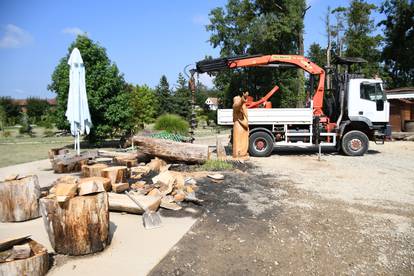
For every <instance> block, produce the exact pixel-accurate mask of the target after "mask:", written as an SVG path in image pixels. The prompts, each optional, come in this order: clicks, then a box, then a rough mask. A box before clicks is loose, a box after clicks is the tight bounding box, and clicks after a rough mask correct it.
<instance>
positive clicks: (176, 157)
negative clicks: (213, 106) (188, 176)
mask: <svg viewBox="0 0 414 276" xmlns="http://www.w3.org/2000/svg"><path fill="white" fill-rule="evenodd" d="M132 139H134V142H135V143H136V144H137V145H138V146H139V149H140V150H141V151H142V152H144V153H145V154H148V155H150V156H156V157H159V158H162V159H165V160H168V161H173V162H184V163H204V162H205V161H206V160H207V157H208V146H206V145H195V144H190V143H181V142H173V141H169V140H163V139H156V138H150V137H143V136H134V137H133V138H132Z"/></svg>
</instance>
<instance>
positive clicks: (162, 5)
mask: <svg viewBox="0 0 414 276" xmlns="http://www.w3.org/2000/svg"><path fill="white" fill-rule="evenodd" d="M226 2H227V1H226V0H204V1H194V0H154V1H133V0H120V1H115V0H114V1H102V0H101V1H99V0H90V1H86V0H84V1H81V0H73V1H63V0H62V1H56V0H55V1H52V0H42V1H40V0H37V1H35V0H9V1H7V0H0V60H1V62H0V96H12V97H14V98H25V97H27V96H36V97H41V98H46V97H48V98H50V97H54V94H53V93H51V92H49V91H47V85H48V84H49V83H50V76H51V74H52V72H53V70H54V68H55V66H56V65H57V63H58V61H59V59H60V58H61V57H63V56H64V55H65V54H66V51H67V48H68V46H69V44H70V43H71V42H72V41H73V40H74V39H75V37H76V34H77V33H80V32H87V33H88V35H89V37H90V38H92V39H93V40H95V41H98V42H99V43H100V44H101V45H103V46H104V47H105V48H106V49H107V53H108V55H109V57H110V59H111V60H112V61H114V62H115V63H116V64H117V65H118V67H119V69H120V71H121V72H123V73H124V75H125V79H126V80H127V81H128V82H131V83H134V84H148V85H150V86H155V85H156V84H157V83H158V81H159V78H160V77H161V75H162V74H165V75H166V76H167V77H168V80H169V82H170V84H172V83H174V82H175V81H176V78H177V75H178V73H179V72H182V71H183V68H184V66H185V65H187V64H190V63H193V62H195V61H198V60H200V59H202V58H203V57H204V56H205V55H212V56H218V54H219V50H218V49H213V48H212V47H211V45H210V44H209V43H208V38H209V33H208V32H206V31H205V27H204V25H206V24H207V23H208V13H209V11H210V10H211V9H212V8H214V7H217V6H224V5H225V3H226ZM370 2H372V3H376V4H379V3H380V0H371V1H370ZM347 3H348V1H347V0H339V1H329V0H308V4H309V5H311V8H310V10H309V11H308V13H307V15H306V18H305V33H306V34H305V46H306V47H307V46H308V45H309V44H310V43H312V42H319V43H321V44H324V43H325V36H324V25H323V20H322V18H323V17H324V15H325V13H326V8H327V6H328V5H330V6H332V7H336V6H339V5H347ZM376 16H377V17H378V18H377V19H376V20H379V15H376ZM204 75H205V74H204ZM202 81H204V82H205V83H206V84H207V85H210V84H211V80H209V79H208V77H206V76H203V78H202Z"/></svg>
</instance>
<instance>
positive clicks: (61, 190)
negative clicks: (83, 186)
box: [55, 183, 78, 202]
mask: <svg viewBox="0 0 414 276" xmlns="http://www.w3.org/2000/svg"><path fill="white" fill-rule="evenodd" d="M77 191H78V184H75V183H71V184H68V183H58V184H57V185H56V186H55V195H56V200H57V201H58V202H65V201H68V200H69V199H71V198H72V197H75V196H76V194H77Z"/></svg>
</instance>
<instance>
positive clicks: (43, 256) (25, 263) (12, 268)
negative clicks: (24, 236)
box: [0, 239, 49, 276]
mask: <svg viewBox="0 0 414 276" xmlns="http://www.w3.org/2000/svg"><path fill="white" fill-rule="evenodd" d="M28 243H29V246H30V249H31V257H29V258H26V259H21V260H13V261H10V262H5V263H0V275H1V276H3V275H4V276H6V275H7V276H14V275H16V276H20V275H25V276H26V275H27V276H29V275H30V276H42V275H45V274H46V273H47V271H48V270H49V256H48V254H47V249H46V248H45V247H44V246H43V245H41V244H40V243H37V242H36V241H34V240H32V239H28Z"/></svg>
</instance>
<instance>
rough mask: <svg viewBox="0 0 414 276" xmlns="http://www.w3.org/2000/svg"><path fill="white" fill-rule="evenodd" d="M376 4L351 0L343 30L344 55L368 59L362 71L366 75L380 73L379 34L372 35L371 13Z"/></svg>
mask: <svg viewBox="0 0 414 276" xmlns="http://www.w3.org/2000/svg"><path fill="white" fill-rule="evenodd" d="M374 10H376V6H375V5H373V4H369V3H367V2H366V1H364V0H352V1H351V3H350V6H349V8H348V10H347V11H346V18H347V29H346V31H345V46H346V55H347V56H350V57H362V58H364V59H366V60H367V61H368V64H367V65H366V66H364V68H363V72H364V73H365V75H366V76H367V77H369V76H373V75H375V74H379V73H380V66H379V59H380V51H379V49H378V48H379V44H380V42H381V36H380V35H374V32H375V30H376V27H375V22H374V20H373V19H372V18H371V13H372V12H373V11H374Z"/></svg>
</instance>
